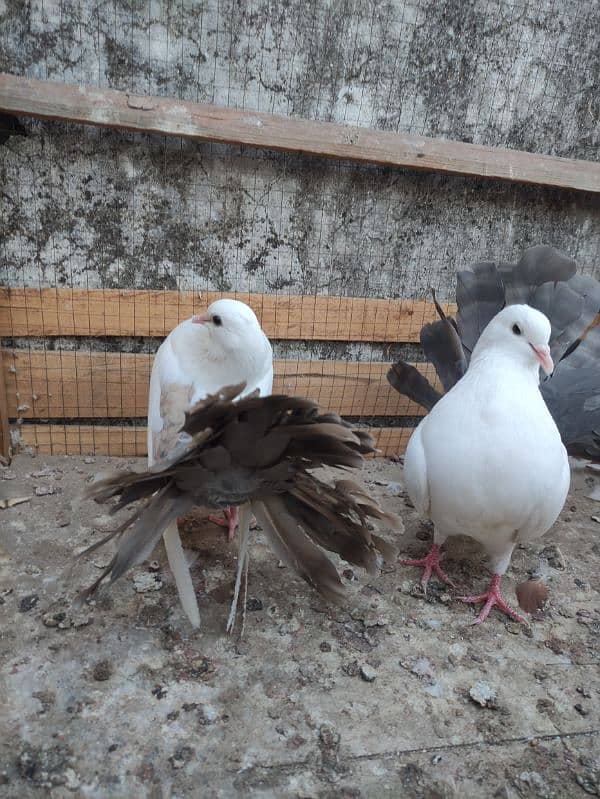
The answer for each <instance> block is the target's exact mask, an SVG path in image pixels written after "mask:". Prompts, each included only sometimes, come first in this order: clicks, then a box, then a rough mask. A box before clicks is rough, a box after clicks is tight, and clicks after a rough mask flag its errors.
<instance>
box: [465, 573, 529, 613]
mask: <svg viewBox="0 0 600 799" xmlns="http://www.w3.org/2000/svg"><path fill="white" fill-rule="evenodd" d="M500 578H501V575H499V574H494V576H493V577H492V582H491V583H490V587H489V588H488V590H487V591H486V592H485V594H479V595H478V596H461V597H459V599H460V600H461V601H462V602H469V603H477V602H485V605H484V606H483V607H482V608H481V612H480V613H479V616H477V618H476V619H475V621H474V622H473V624H481V622H482V621H485V620H486V619H487V617H488V616H489V614H490V610H491V609H492V608H493V607H494V605H496V607H497V608H498V610H501V611H502V612H503V613H506V615H507V616H509V617H510V618H511V619H514V620H515V621H520V622H522V623H523V624H527V621H526V619H524V618H523V616H519V614H518V613H517V612H516V611H514V610H513V609H512V608H511V607H510V606H509V605H507V604H506V602H505V601H504V600H503V599H502V594H501V593H500Z"/></svg>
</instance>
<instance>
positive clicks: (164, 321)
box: [0, 288, 455, 342]
mask: <svg viewBox="0 0 600 799" xmlns="http://www.w3.org/2000/svg"><path fill="white" fill-rule="evenodd" d="M224 296H226V297H231V298H234V299H239V300H242V301H243V302H246V303H247V304H248V305H250V306H251V307H252V308H253V309H254V311H255V313H256V314H257V316H258V318H259V320H260V322H261V324H262V326H263V329H264V331H265V333H266V334H267V336H269V337H270V338H275V339H303V340H309V339H311V340H315V339H322V340H328V341H373V342H416V341H418V340H419V332H420V330H421V327H422V326H423V325H424V324H425V322H431V321H434V320H435V319H437V314H436V311H435V307H434V305H433V303H430V302H422V301H417V300H384V299H366V298H362V297H356V298H352V297H323V296H320V297H315V296H301V295H279V294H236V293H228V294H226V293H222V292H203V293H202V294H201V295H200V294H199V293H196V292H192V291H188V292H177V291H143V290H140V291H123V290H119V289H90V290H87V289H63V288H61V289H35V288H0V336H166V335H167V334H168V333H169V332H170V331H171V330H172V329H173V328H174V327H175V326H176V325H177V324H178V323H179V322H181V321H183V320H184V319H187V318H188V317H190V316H191V315H192V314H193V313H197V312H199V311H202V310H205V309H206V307H207V306H208V305H210V303H211V302H213V301H214V300H216V299H219V298H221V297H224ZM443 308H444V310H445V311H446V312H448V313H451V314H452V313H454V312H455V306H454V305H451V304H445V305H443Z"/></svg>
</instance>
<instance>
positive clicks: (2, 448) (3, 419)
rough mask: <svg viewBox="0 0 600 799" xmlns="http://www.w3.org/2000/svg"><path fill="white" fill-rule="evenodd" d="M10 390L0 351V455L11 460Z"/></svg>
mask: <svg viewBox="0 0 600 799" xmlns="http://www.w3.org/2000/svg"><path fill="white" fill-rule="evenodd" d="M8 413H9V412H8V388H7V382H6V375H5V370H4V368H3V364H2V351H0V455H1V456H2V457H3V458H4V459H5V460H7V461H8V460H10V427H9V424H8Z"/></svg>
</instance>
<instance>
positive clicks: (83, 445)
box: [19, 424, 412, 458]
mask: <svg viewBox="0 0 600 799" xmlns="http://www.w3.org/2000/svg"><path fill="white" fill-rule="evenodd" d="M19 430H20V434H21V443H22V444H23V445H24V446H29V447H32V448H33V449H34V450H35V451H36V452H37V453H38V454H39V455H112V456H115V457H124V458H130V457H143V456H144V455H146V428H145V427H117V426H106V425H61V424H22V425H21V426H20V428H19ZM368 432H369V433H370V434H371V435H372V436H373V438H374V439H375V443H376V446H377V448H378V449H379V450H380V453H381V455H394V454H402V453H403V452H404V450H405V449H406V445H407V443H408V439H409V438H410V435H411V433H412V430H411V429H409V428H406V427H399V428H395V427H380V428H370V429H369V430H368Z"/></svg>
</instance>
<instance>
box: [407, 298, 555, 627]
mask: <svg viewBox="0 0 600 799" xmlns="http://www.w3.org/2000/svg"><path fill="white" fill-rule="evenodd" d="M549 339H550V323H549V321H548V319H547V318H546V317H545V316H544V315H543V314H542V313H540V312H539V311H536V310H535V309H533V308H531V307H530V306H528V305H510V306H508V307H506V308H504V309H503V310H502V311H500V313H498V314H497V315H496V316H495V317H494V318H493V319H492V320H491V321H490V323H489V324H488V326H487V327H486V328H485V330H484V331H483V333H482V335H481V337H480V338H479V340H478V342H477V344H476V345H475V347H474V349H473V354H472V357H471V362H470V364H469V368H468V370H467V372H466V374H465V375H464V377H463V378H461V380H459V381H458V383H456V384H455V385H454V386H453V388H452V389H451V390H450V391H449V392H448V393H447V394H445V395H444V396H443V397H442V398H441V399H440V400H439V402H437V403H436V404H435V405H434V407H433V408H432V409H431V411H430V412H429V414H428V415H427V416H426V417H425V418H424V419H423V420H422V421H421V423H420V424H419V426H418V427H417V428H416V430H415V431H414V433H413V435H412V437H411V439H410V441H409V444H408V447H407V450H406V456H405V459H404V476H405V481H406V488H407V491H408V494H409V496H410V498H411V500H412V502H413V504H414V506H415V508H416V509H417V511H418V512H419V513H420V514H421V515H422V516H423V517H426V518H429V519H430V520H431V521H432V522H433V524H434V539H433V541H434V543H433V546H432V548H431V551H430V552H429V554H428V555H427V556H426V557H424V558H420V559H418V560H404V561H401V562H402V563H404V564H406V565H412V566H422V567H423V568H424V573H423V578H422V584H423V586H424V587H426V585H427V582H428V580H429V577H430V576H431V573H432V571H433V572H434V573H435V574H436V575H437V576H438V577H439V578H440V579H441V580H443V581H444V582H447V583H450V580H449V579H448V577H447V575H446V574H445V573H444V572H443V571H442V569H441V568H440V547H441V546H442V545H443V543H444V542H445V541H446V539H447V538H448V537H450V536H453V535H460V534H462V535H468V536H470V537H471V538H474V539H476V540H477V541H479V542H480V543H481V544H482V545H483V547H484V549H485V550H486V552H487V554H488V556H489V559H490V565H491V571H492V573H493V577H492V581H491V583H490V586H489V589H488V590H487V591H486V592H485V593H483V594H481V595H479V596H468V597H462V599H463V601H465V602H473V603H475V602H484V603H485V604H484V606H483V608H482V610H481V612H480V614H479V616H478V618H477V621H476V623H480V622H482V621H484V620H485V619H486V618H487V616H488V614H489V612H490V610H491V608H492V607H494V605H496V606H497V607H498V608H499V609H500V610H502V611H503V612H504V613H506V614H507V615H508V616H510V617H511V618H513V619H517V620H518V621H524V619H523V618H522V617H521V616H519V614H517V613H516V612H515V611H514V610H512V608H510V607H509V606H508V605H507V604H506V602H505V601H504V600H503V598H502V595H501V592H500V578H501V577H502V575H503V574H504V573H505V571H506V569H507V568H508V565H509V563H510V559H511V556H512V551H513V549H514V548H515V546H516V544H518V543H522V542H526V541H530V540H532V539H534V538H538V537H539V536H542V535H544V533H545V532H546V531H547V530H548V529H549V528H550V527H551V526H552V525H553V524H554V522H555V521H556V519H557V517H558V514H559V513H560V511H561V509H562V507H563V505H564V502H565V499H566V497H567V493H568V490H569V483H570V472H569V461H568V457H567V452H566V450H565V448H564V446H563V444H562V441H561V438H560V435H559V432H558V429H557V427H556V424H555V423H554V420H553V419H552V417H551V415H550V412H549V411H548V408H547V407H546V404H545V402H544V400H543V398H542V395H541V394H540V390H539V366H540V364H541V366H542V368H543V369H544V371H545V372H546V373H547V374H550V373H551V372H552V371H553V368H554V365H553V363H552V358H551V357H550V349H549V347H548V342H549Z"/></svg>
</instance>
